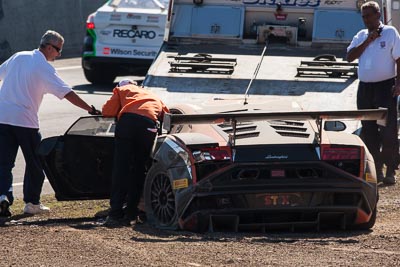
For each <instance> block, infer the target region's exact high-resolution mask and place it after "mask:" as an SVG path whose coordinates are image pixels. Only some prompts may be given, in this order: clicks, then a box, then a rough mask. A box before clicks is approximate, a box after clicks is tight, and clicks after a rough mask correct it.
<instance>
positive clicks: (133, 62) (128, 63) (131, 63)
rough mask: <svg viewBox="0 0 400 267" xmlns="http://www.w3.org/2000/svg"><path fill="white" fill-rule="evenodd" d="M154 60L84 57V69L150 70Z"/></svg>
mask: <svg viewBox="0 0 400 267" xmlns="http://www.w3.org/2000/svg"><path fill="white" fill-rule="evenodd" d="M152 62H153V59H137V58H115V57H92V56H90V57H89V56H88V57H83V58H82V68H84V69H87V70H91V69H94V68H98V67H100V68H101V67H107V68H117V69H120V68H125V69H129V68H134V69H136V68H140V69H148V68H149V67H150V65H151V63H152Z"/></svg>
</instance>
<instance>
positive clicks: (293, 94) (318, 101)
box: [13, 55, 358, 198]
mask: <svg viewBox="0 0 400 267" xmlns="http://www.w3.org/2000/svg"><path fill="white" fill-rule="evenodd" d="M304 59H305V60H311V59H312V57H305V56H302V55H300V56H293V55H291V56H285V55H280V56H279V55H278V56H277V55H269V56H266V59H264V62H267V63H268V64H267V66H273V67H272V68H271V67H267V68H266V70H260V71H266V72H267V73H266V74H267V75H268V76H270V77H271V83H270V85H271V87H273V88H272V89H271V90H270V91H269V93H268V95H264V96H260V95H257V96H254V97H257V98H260V97H263V98H268V99H279V100H281V101H296V102H298V103H299V104H300V105H301V106H302V107H303V108H304V109H305V110H346V109H355V96H356V88H357V84H358V81H357V80H356V79H354V78H337V79H336V78H321V77H300V78H298V77H296V67H297V66H298V65H299V62H300V60H304ZM80 64H81V63H80V58H72V59H60V60H56V61H55V62H54V63H53V65H54V66H55V68H56V69H57V71H58V73H59V74H60V76H61V77H62V78H63V79H64V80H65V81H66V82H67V83H68V84H69V85H71V86H72V88H73V89H74V90H75V92H77V93H78V94H79V95H80V96H81V97H82V98H83V99H84V100H85V101H87V102H88V103H89V104H91V105H94V106H95V107H97V108H98V109H101V107H102V105H103V104H104V102H105V101H106V100H107V99H108V98H109V97H110V96H111V92H112V89H113V88H112V87H113V85H110V86H94V85H91V84H90V83H89V82H87V81H86V79H85V77H84V75H83V71H82V68H81V65H80ZM122 78H123V77H117V78H116V80H115V82H118V81H119V80H121V79H122ZM128 78H132V79H134V80H143V78H144V77H134V76H129V77H128ZM243 92H245V88H243ZM155 93H157V94H158V95H159V96H160V97H161V98H162V99H163V100H164V102H165V103H166V104H167V105H170V104H174V103H176V102H180V103H182V102H183V103H196V102H202V101H204V100H207V99H210V98H213V97H221V95H213V94H210V93H204V92H203V93H199V92H168V90H160V91H157V92H155ZM238 96H239V97H240V95H237V94H236V95H231V94H230V93H229V92H225V93H224V94H223V95H222V97H225V98H230V97H235V98H237V97H238ZM251 97H252V96H251V92H250V98H249V99H250V100H251V99H252V98H251ZM86 115H88V114H87V113H86V112H85V111H83V110H81V109H79V108H77V107H75V106H73V105H72V104H70V103H69V102H68V101H67V100H59V99H58V98H56V97H54V96H52V95H46V96H45V97H44V99H43V103H42V105H41V108H40V111H39V119H40V130H41V134H42V138H46V137H51V136H57V135H62V134H64V132H65V131H66V130H67V129H68V127H69V126H70V125H71V124H72V123H73V122H74V121H75V120H76V119H77V118H79V117H81V116H86ZM350 125H352V126H351V127H349V129H348V131H352V130H354V129H355V128H357V124H356V123H354V122H350ZM348 126H349V124H348ZM24 168H25V163H24V159H23V157H22V153H20V152H19V153H18V158H17V161H16V165H15V168H14V169H13V175H14V184H13V186H14V192H15V196H16V197H18V198H20V197H22V184H23V175H24ZM52 192H53V190H52V188H51V186H50V184H49V182H48V181H47V180H46V181H45V184H44V187H43V192H42V193H43V194H49V193H52Z"/></svg>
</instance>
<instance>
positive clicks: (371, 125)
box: [357, 78, 399, 171]
mask: <svg viewBox="0 0 400 267" xmlns="http://www.w3.org/2000/svg"><path fill="white" fill-rule="evenodd" d="M394 83H395V79H394V78H393V79H389V80H385V81H381V82H376V83H364V82H361V81H360V83H359V85H358V92H357V107H358V109H371V108H379V107H384V108H388V117H387V125H386V126H385V127H383V126H379V125H378V124H377V123H376V121H362V131H361V138H362V139H363V141H364V143H365V144H366V145H367V147H368V150H369V151H370V152H371V154H372V156H373V157H374V160H375V166H376V168H377V170H378V171H379V170H380V169H382V166H383V164H385V165H386V167H387V168H388V169H390V170H393V171H394V170H396V169H397V168H398V165H399V143H398V137H397V132H398V128H397V127H398V126H397V107H396V106H397V97H393V95H392V87H393V85H394Z"/></svg>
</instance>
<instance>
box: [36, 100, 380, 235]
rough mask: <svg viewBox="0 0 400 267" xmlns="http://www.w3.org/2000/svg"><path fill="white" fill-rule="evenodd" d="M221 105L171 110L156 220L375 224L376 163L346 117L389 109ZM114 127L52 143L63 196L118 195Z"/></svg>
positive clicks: (74, 130)
mask: <svg viewBox="0 0 400 267" xmlns="http://www.w3.org/2000/svg"><path fill="white" fill-rule="evenodd" d="M215 102H216V103H213V104H208V105H181V106H177V107H174V108H171V114H166V116H165V118H164V122H163V125H164V131H163V134H161V135H159V136H158V138H157V141H156V144H155V147H154V152H153V154H152V157H151V162H149V164H148V171H147V177H146V181H145V186H144V193H143V199H144V209H145V212H146V215H147V218H148V221H149V222H150V223H151V224H153V225H154V226H156V227H158V228H164V229H184V230H190V231H200V232H202V231H245V230H252V231H254V230H255V231H258V230H259V231H265V230H269V229H276V228H278V229H280V228H287V229H290V230H296V229H302V228H310V227H312V228H314V229H318V230H319V229H323V228H325V227H329V228H331V227H339V228H342V229H369V228H372V227H373V226H374V223H375V218H376V213H377V201H378V191H377V180H376V173H375V165H374V161H373V158H372V156H371V154H370V153H369V152H368V150H367V149H366V147H365V145H364V143H363V142H362V141H361V139H360V138H359V137H358V136H357V135H353V134H350V133H347V132H345V131H343V130H344V129H345V127H346V126H345V124H344V123H343V122H342V121H339V120H345V119H353V120H354V119H356V120H380V121H384V120H385V116H386V110H385V109H377V110H352V111H301V110H294V111H284V112H283V111H276V108H275V109H274V107H276V105H275V106H274V105H273V104H271V105H268V104H262V105H257V104H247V105H243V104H242V103H239V101H238V102H235V103H232V101H228V102H229V104H224V103H226V102H223V101H222V103H221V101H215ZM266 107H269V108H266ZM114 128H115V122H114V120H113V119H111V118H103V117H101V116H92V117H82V118H80V119H78V120H77V121H76V122H75V123H74V124H73V125H72V126H71V127H70V128H69V129H68V130H67V132H66V133H65V134H64V135H62V136H58V137H50V138H47V139H44V140H43V141H42V143H41V145H40V149H39V153H40V155H41V156H42V158H43V161H44V167H45V172H46V174H47V177H48V179H49V181H50V183H51V185H52V187H53V189H54V191H55V194H56V198H57V199H58V200H82V199H103V198H108V197H109V193H110V192H109V190H110V184H111V172H112V158H113V142H114V141H113V137H114Z"/></svg>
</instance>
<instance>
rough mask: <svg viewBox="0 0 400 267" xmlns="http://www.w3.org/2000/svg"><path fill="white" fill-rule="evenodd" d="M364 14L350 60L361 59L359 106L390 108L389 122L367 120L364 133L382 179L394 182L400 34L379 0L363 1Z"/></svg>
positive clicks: (349, 48)
mask: <svg viewBox="0 0 400 267" xmlns="http://www.w3.org/2000/svg"><path fill="white" fill-rule="evenodd" d="M361 15H362V18H363V21H364V24H365V26H366V29H363V30H361V31H359V32H358V33H357V34H356V35H355V36H354V37H353V40H352V42H351V43H350V45H349V47H348V48H347V60H348V61H349V62H351V61H353V60H355V59H358V78H359V80H360V82H359V85H358V92H357V107H358V109H370V108H379V107H385V108H388V119H387V125H386V126H385V127H382V126H379V125H378V124H377V123H376V122H374V121H363V122H362V133H361V136H362V138H363V140H364V142H365V144H366V145H367V147H368V149H369V151H370V152H371V154H372V156H373V157H374V160H375V167H376V173H377V178H378V182H383V183H384V184H388V185H391V184H395V183H396V178H395V174H396V170H397V169H398V165H399V144H398V140H397V139H398V137H397V108H396V106H397V97H398V96H399V95H400V80H399V79H400V75H399V74H400V37H399V33H398V32H397V30H396V29H395V28H394V27H392V26H388V25H383V24H382V22H381V21H380V17H381V13H380V8H379V5H378V4H377V3H376V2H374V1H370V2H367V3H365V4H363V5H362V6H361ZM396 77H397V79H396ZM383 164H385V165H386V175H385V176H384V175H383V171H382V168H383Z"/></svg>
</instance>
